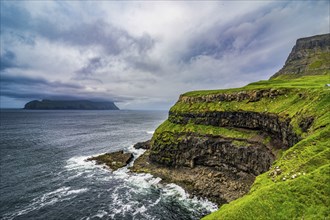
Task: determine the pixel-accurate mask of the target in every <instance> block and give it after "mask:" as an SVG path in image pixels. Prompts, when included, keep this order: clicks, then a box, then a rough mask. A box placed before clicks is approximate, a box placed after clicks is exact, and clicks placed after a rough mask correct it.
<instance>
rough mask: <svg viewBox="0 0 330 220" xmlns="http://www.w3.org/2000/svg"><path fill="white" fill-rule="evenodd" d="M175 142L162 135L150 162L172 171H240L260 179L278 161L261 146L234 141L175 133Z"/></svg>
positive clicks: (155, 142)
mask: <svg viewBox="0 0 330 220" xmlns="http://www.w3.org/2000/svg"><path fill="white" fill-rule="evenodd" d="M171 135H172V141H171V142H166V140H165V141H164V140H163V139H162V138H164V139H166V138H167V137H166V136H162V135H160V136H159V137H158V138H157V139H156V140H155V141H154V143H153V146H152V147H151V151H150V155H149V158H150V161H151V162H154V163H159V164H163V165H166V166H169V167H177V166H186V167H190V168H194V167H195V166H207V167H213V168H214V169H215V170H219V171H224V170H231V172H235V173H238V172H240V171H242V172H246V173H250V174H253V175H259V174H261V173H263V172H266V171H267V170H268V169H269V167H270V166H271V164H272V162H273V161H274V159H275V156H274V154H273V152H272V151H271V150H270V149H268V148H267V147H265V146H264V145H263V144H261V143H251V144H249V146H246V147H242V146H235V144H234V143H233V141H234V140H228V139H223V138H219V137H214V136H213V137H211V136H205V135H193V134H188V135H187V134H183V133H175V134H174V133H173V134H171Z"/></svg>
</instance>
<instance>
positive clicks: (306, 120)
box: [299, 117, 314, 132]
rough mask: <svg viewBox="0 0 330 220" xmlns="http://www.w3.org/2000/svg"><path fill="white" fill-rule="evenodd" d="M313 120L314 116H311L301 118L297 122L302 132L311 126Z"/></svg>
mask: <svg viewBox="0 0 330 220" xmlns="http://www.w3.org/2000/svg"><path fill="white" fill-rule="evenodd" d="M313 122H314V118H313V117H306V118H303V119H302V120H301V121H300V122H299V127H300V128H301V130H302V131H303V132H306V131H307V130H308V129H309V128H310V127H311V125H312V124H313Z"/></svg>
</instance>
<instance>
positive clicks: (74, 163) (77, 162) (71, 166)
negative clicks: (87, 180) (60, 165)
mask: <svg viewBox="0 0 330 220" xmlns="http://www.w3.org/2000/svg"><path fill="white" fill-rule="evenodd" d="M87 158H89V156H75V157H71V158H70V159H68V160H67V164H66V165H65V168H66V169H67V170H80V169H83V170H90V169H93V168H94V167H95V165H94V163H93V162H92V161H87Z"/></svg>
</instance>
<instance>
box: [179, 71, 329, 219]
mask: <svg viewBox="0 0 330 220" xmlns="http://www.w3.org/2000/svg"><path fill="white" fill-rule="evenodd" d="M329 82H330V76H329V75H324V76H306V77H301V78H298V79H293V80H290V81H288V80H270V81H260V82H257V83H252V84H250V85H248V86H246V87H243V88H242V89H244V90H246V89H261V88H262V89H263V88H287V89H289V93H288V94H287V95H286V96H284V97H279V98H278V100H273V102H272V104H270V106H268V107H267V102H264V103H263V101H261V102H260V103H259V104H256V103H251V105H249V104H247V103H241V104H240V103H231V104H233V105H235V107H233V106H231V108H236V109H237V108H239V109H241V110H253V111H267V112H271V113H277V114H280V115H289V117H291V118H293V122H292V124H293V125H294V127H295V129H296V131H298V133H300V134H301V135H302V136H303V137H304V139H303V140H302V141H300V142H299V143H297V144H296V145H294V146H293V147H291V148H290V149H289V150H287V151H285V152H284V153H283V155H282V156H281V157H280V158H279V159H278V160H276V161H275V162H274V164H273V166H272V168H271V169H270V171H268V172H266V173H264V174H262V175H260V176H258V177H257V178H256V181H255V183H254V184H253V186H252V188H251V190H250V192H249V193H248V194H247V195H245V196H244V197H242V198H240V199H237V200H235V201H233V202H231V203H229V204H226V205H224V206H222V207H221V208H220V209H219V210H218V211H216V212H214V213H212V214H210V215H208V216H206V217H205V218H204V219H231V220H232V219H328V218H329V216H330V209H329V208H328V207H330V142H329V137H330V113H329V110H330V95H329V88H328V87H325V86H324V85H325V84H326V83H329ZM235 91H237V90H235ZM214 92H215V91H211V93H214ZM220 92H222V91H220ZM227 92H228V90H227ZM298 93H303V94H304V95H303V99H302V98H299V96H297V94H298ZM206 94H208V92H207V91H198V92H191V93H187V94H186V95H192V96H196V95H197V96H198V95H206ZM268 101H269V100H268ZM268 103H269V102H268ZM178 104H179V105H180V103H178ZM211 105H212V103H211ZM253 105H254V106H253ZM264 105H265V106H266V108H267V109H268V110H264V109H263V108H264ZM268 105H269V104H268ZM236 106H237V107H236ZM213 107H214V106H213ZM221 108H224V109H222V110H226V109H228V108H227V107H223V106H221ZM173 109H174V111H176V107H174V108H173ZM202 109H203V108H199V110H202ZM206 109H209V108H208V107H206ZM192 110H193V111H195V110H197V106H196V108H194V107H193V108H192ZM212 110H213V109H212ZM305 116H313V117H315V121H314V123H313V125H312V127H311V128H310V129H309V131H308V132H307V133H302V131H301V130H300V129H299V128H298V124H297V121H298V119H299V118H300V117H305ZM275 167H279V168H280V169H281V173H280V174H277V175H272V172H273V171H274V169H275Z"/></svg>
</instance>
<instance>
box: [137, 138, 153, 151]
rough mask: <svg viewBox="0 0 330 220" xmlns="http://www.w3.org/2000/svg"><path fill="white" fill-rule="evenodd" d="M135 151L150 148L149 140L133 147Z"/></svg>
mask: <svg viewBox="0 0 330 220" xmlns="http://www.w3.org/2000/svg"><path fill="white" fill-rule="evenodd" d="M133 147H134V148H135V149H144V150H147V149H149V148H150V140H148V141H144V142H138V143H136V144H135V145H134V146H133Z"/></svg>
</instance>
